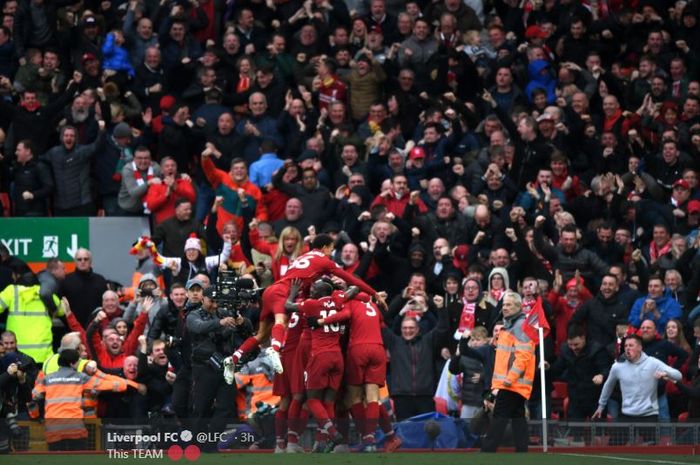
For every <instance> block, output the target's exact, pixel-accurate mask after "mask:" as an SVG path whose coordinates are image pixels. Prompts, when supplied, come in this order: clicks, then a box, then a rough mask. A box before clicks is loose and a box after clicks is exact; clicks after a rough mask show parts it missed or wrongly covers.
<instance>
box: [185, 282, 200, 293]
mask: <svg viewBox="0 0 700 465" xmlns="http://www.w3.org/2000/svg"><path fill="white" fill-rule="evenodd" d="M193 286H199V287H201V288H202V289H204V283H202V281H200V280H199V279H190V280H189V281H187V284H185V289H187V290H188V291H189V290H190V289H192V287H193Z"/></svg>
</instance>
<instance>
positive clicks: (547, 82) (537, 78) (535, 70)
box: [525, 60, 557, 105]
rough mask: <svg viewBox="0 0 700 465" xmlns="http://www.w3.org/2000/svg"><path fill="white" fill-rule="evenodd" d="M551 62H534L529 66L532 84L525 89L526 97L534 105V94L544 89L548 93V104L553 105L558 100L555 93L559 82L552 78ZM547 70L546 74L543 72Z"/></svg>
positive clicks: (528, 71) (528, 70)
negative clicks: (535, 91) (537, 90)
mask: <svg viewBox="0 0 700 465" xmlns="http://www.w3.org/2000/svg"><path fill="white" fill-rule="evenodd" d="M549 68H550V65H549V62H548V61H547V60H534V61H533V62H532V63H530V64H529V65H528V66H527V73H528V76H529V77H530V82H529V83H528V84H527V87H525V95H527V99H528V101H529V102H530V103H532V92H533V91H534V90H535V89H542V90H544V91H545V92H547V104H549V105H551V104H553V103H554V102H556V100H557V95H556V93H555V90H556V87H557V80H556V79H555V78H554V77H552V75H551V73H550V72H549ZM543 70H546V73H545V72H543Z"/></svg>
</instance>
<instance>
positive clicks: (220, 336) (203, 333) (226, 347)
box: [187, 307, 253, 365]
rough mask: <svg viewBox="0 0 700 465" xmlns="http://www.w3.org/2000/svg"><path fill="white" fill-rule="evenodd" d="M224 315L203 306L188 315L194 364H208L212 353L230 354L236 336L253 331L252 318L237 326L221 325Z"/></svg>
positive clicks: (234, 346) (188, 330) (234, 344)
mask: <svg viewBox="0 0 700 465" xmlns="http://www.w3.org/2000/svg"><path fill="white" fill-rule="evenodd" d="M223 318H224V315H223V314H222V313H220V312H219V311H218V310H217V311H216V312H214V313H209V312H208V311H206V310H204V309H203V308H201V307H200V308H199V309H197V310H194V311H191V312H190V313H189V314H188V315H187V333H188V334H189V336H190V340H191V341H192V364H193V365H194V364H198V365H202V364H207V362H208V360H209V359H210V357H211V356H212V355H214V354H215V353H218V354H220V355H224V354H230V353H233V351H234V350H235V348H236V341H235V340H236V336H239V337H242V336H243V335H244V334H252V333H253V325H252V324H251V323H250V320H248V319H247V318H246V319H245V323H244V324H243V325H241V326H236V327H235V328H228V327H224V326H221V324H220V321H221V320H222V319H223Z"/></svg>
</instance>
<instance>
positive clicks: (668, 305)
mask: <svg viewBox="0 0 700 465" xmlns="http://www.w3.org/2000/svg"><path fill="white" fill-rule="evenodd" d="M648 298H649V295H645V296H642V297H640V298H638V299H637V300H635V301H634V305H632V310H630V314H629V322H630V325H632V326H634V327H635V328H639V327H640V326H641V324H642V321H644V320H653V321H654V323H656V330H657V331H658V332H659V333H660V334H663V333H664V331H666V323H668V322H669V320H672V319H674V318H680V317H681V316H682V315H683V310H682V309H681V306H680V304H679V303H678V302H677V301H676V300H675V299H674V298H673V297H670V296H667V295H664V296H663V297H661V298H659V299H654V300H655V301H656V308H658V309H659V313H660V314H661V316H660V317H659V318H658V319H656V318H654V314H653V313H652V312H647V313H645V314H644V315H641V311H642V307H643V306H644V301H645V300H647V299H648Z"/></svg>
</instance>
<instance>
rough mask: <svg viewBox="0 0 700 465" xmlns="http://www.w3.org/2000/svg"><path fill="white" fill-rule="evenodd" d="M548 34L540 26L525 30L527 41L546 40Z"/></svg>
mask: <svg viewBox="0 0 700 465" xmlns="http://www.w3.org/2000/svg"><path fill="white" fill-rule="evenodd" d="M546 37H547V34H546V33H545V32H544V31H543V30H542V28H541V27H539V26H538V25H536V24H535V25H532V26H530V27H528V28H527V29H526V30H525V38H526V39H544V38H546Z"/></svg>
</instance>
